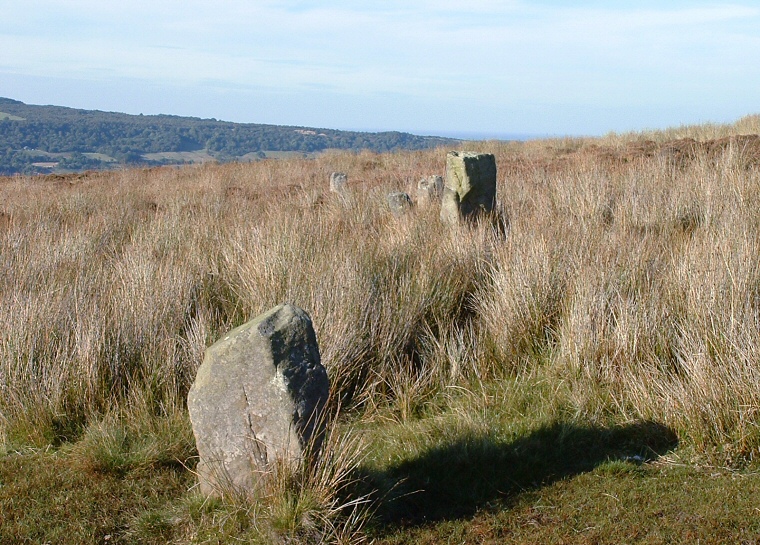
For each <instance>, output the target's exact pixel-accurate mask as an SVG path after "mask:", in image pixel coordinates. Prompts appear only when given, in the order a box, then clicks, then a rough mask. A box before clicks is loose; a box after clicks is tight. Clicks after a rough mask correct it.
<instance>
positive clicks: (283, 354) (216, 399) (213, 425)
mask: <svg viewBox="0 0 760 545" xmlns="http://www.w3.org/2000/svg"><path fill="white" fill-rule="evenodd" d="M328 393H329V382H328V379H327V372H326V371H325V368H324V367H323V366H322V364H321V363H320V357H319V347H318V346H317V338H316V335H315V333H314V329H313V327H312V324H311V319H310V318H309V316H308V315H307V314H306V312H304V311H303V310H301V309H300V308H297V307H294V306H291V305H287V304H286V305H279V306H277V307H275V308H273V309H271V310H269V311H268V312H266V313H264V314H262V315H261V316H259V317H257V318H254V319H253V320H251V321H250V322H248V323H246V324H243V325H242V326H240V327H238V328H236V329H234V330H232V331H231V332H229V333H228V334H227V335H225V336H224V337H223V338H222V339H220V340H218V341H217V342H216V343H214V344H213V345H212V346H210V347H209V348H208V349H207V350H206V354H205V357H204V359H203V363H202V364H201V366H200V368H199V369H198V374H197V376H196V377H195V382H194V383H193V386H192V387H191V388H190V392H189V394H188V396H187V408H188V410H189V412H190V421H191V423H192V426H193V434H194V435H195V442H196V445H197V447H198V454H199V458H200V460H199V462H198V468H197V471H198V476H199V481H200V489H201V492H202V493H203V494H206V495H217V496H218V495H221V494H222V493H223V492H225V491H229V490H230V489H233V490H236V491H244V492H253V491H254V490H255V489H256V487H257V486H258V480H259V478H261V477H262V476H264V475H266V474H267V472H268V471H269V470H270V469H271V466H270V464H271V463H272V462H273V461H274V460H275V459H277V458H280V457H281V458H284V459H286V460H289V461H293V462H298V461H301V460H302V459H304V458H307V457H311V456H315V455H316V454H317V452H318V449H319V446H320V443H321V441H322V437H323V435H324V421H323V418H322V416H323V410H324V406H325V402H326V401H327V396H328Z"/></svg>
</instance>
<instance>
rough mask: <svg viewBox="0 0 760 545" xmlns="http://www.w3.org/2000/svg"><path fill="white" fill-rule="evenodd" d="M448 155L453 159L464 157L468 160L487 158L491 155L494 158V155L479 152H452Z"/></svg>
mask: <svg viewBox="0 0 760 545" xmlns="http://www.w3.org/2000/svg"><path fill="white" fill-rule="evenodd" d="M446 155H447V156H451V157H462V158H466V159H469V158H472V157H487V156H489V155H490V156H491V157H493V153H480V152H478V151H450V152H448V153H447V154H446Z"/></svg>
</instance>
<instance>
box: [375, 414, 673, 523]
mask: <svg viewBox="0 0 760 545" xmlns="http://www.w3.org/2000/svg"><path fill="white" fill-rule="evenodd" d="M677 444H678V439H677V437H676V434H675V433H674V432H673V430H671V429H670V428H667V427H666V426H663V425H661V424H658V423H656V422H639V423H635V424H630V425H625V426H615V427H609V428H603V427H583V426H577V425H573V424H567V423H558V424H554V425H551V426H547V427H544V428H540V429H538V430H535V431H533V432H532V433H530V434H529V435H527V436H525V437H520V438H518V439H515V440H514V441H511V442H503V441H499V440H495V439H494V438H492V437H490V436H482V435H481V436H479V435H469V436H459V437H456V438H452V440H450V441H447V442H446V443H444V444H441V445H439V446H435V447H433V448H431V449H429V450H427V451H426V452H424V453H423V454H422V455H421V456H419V457H417V458H414V459H411V460H407V461H404V462H403V463H400V464H398V465H396V466H392V467H389V468H387V469H386V470H384V471H382V472H370V471H368V472H367V474H366V480H365V484H367V485H369V486H371V487H372V488H373V489H374V490H375V493H376V494H377V496H376V497H378V498H379V500H378V503H377V516H378V519H379V520H378V522H380V523H381V525H382V524H390V525H397V524H401V525H405V526H407V525H419V524H424V523H426V522H433V521H441V520H454V519H458V518H461V517H467V516H470V515H472V514H474V512H475V511H477V510H479V509H488V508H500V507H501V508H503V507H505V506H508V505H509V504H510V503H511V502H513V501H514V499H515V498H516V497H517V496H518V495H519V494H520V493H521V492H523V491H526V490H531V489H537V488H540V487H542V486H547V485H549V484H551V483H553V482H555V481H558V480H560V479H563V478H566V477H571V476H573V475H579V474H581V473H585V472H588V471H591V470H593V469H594V468H595V467H596V466H598V465H600V464H602V463H604V462H607V461H611V460H629V461H631V462H632V463H641V462H645V461H650V460H653V459H655V458H656V457H657V456H659V455H662V454H665V453H666V452H668V451H669V450H672V449H673V448H675V447H676V446H677Z"/></svg>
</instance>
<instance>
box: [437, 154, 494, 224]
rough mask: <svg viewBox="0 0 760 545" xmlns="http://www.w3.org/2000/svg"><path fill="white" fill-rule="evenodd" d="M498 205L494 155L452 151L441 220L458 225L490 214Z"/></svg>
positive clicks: (447, 167) (448, 157)
mask: <svg viewBox="0 0 760 545" xmlns="http://www.w3.org/2000/svg"><path fill="white" fill-rule="evenodd" d="M495 205H496V159H495V158H494V156H493V154H491V153H473V152H467V151H451V152H449V153H448V154H447V155H446V182H445V186H444V189H443V200H442V202H441V220H443V221H444V222H445V223H449V224H452V225H456V224H458V223H459V221H460V220H461V219H472V218H474V217H475V216H476V215H477V214H479V213H482V212H491V211H492V210H493V209H494V206H495Z"/></svg>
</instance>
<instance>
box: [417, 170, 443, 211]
mask: <svg viewBox="0 0 760 545" xmlns="http://www.w3.org/2000/svg"><path fill="white" fill-rule="evenodd" d="M442 194H443V176H438V175H434V176H427V177H425V178H422V179H421V180H420V181H419V182H417V204H418V205H419V206H423V207H424V206H428V205H430V204H431V203H433V202H435V201H438V200H440V198H441V195H442Z"/></svg>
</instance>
